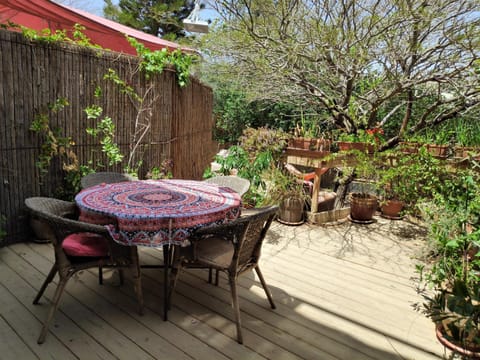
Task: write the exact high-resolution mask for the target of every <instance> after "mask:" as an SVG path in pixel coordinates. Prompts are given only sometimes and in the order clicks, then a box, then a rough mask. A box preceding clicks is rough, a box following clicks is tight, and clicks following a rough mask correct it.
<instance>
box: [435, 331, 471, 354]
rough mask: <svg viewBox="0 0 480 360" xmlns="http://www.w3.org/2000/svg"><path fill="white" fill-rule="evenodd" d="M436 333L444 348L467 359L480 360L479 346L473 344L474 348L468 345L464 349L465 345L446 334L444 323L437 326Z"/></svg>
mask: <svg viewBox="0 0 480 360" xmlns="http://www.w3.org/2000/svg"><path fill="white" fill-rule="evenodd" d="M435 332H436V335H437V339H438V341H440V343H441V344H442V345H443V346H445V347H446V348H448V349H450V350H451V351H453V352H454V353H457V354H459V355H461V356H462V357H464V358H467V359H480V346H479V345H475V344H473V345H472V346H468V345H467V347H464V346H463V345H461V344H459V343H457V342H456V341H454V340H452V339H451V338H450V337H449V336H448V335H447V334H446V331H445V328H444V326H443V324H442V323H438V324H437V326H436V331H435ZM476 336H478V333H477V334H476Z"/></svg>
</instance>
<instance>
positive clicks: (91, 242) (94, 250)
mask: <svg viewBox="0 0 480 360" xmlns="http://www.w3.org/2000/svg"><path fill="white" fill-rule="evenodd" d="M62 246H63V250H64V251H65V253H66V254H67V255H69V256H91V257H103V256H107V255H108V243H107V239H105V238H104V237H103V236H101V235H98V234H94V233H88V232H85V233H77V234H71V235H69V236H67V237H66V238H65V240H63V245H62Z"/></svg>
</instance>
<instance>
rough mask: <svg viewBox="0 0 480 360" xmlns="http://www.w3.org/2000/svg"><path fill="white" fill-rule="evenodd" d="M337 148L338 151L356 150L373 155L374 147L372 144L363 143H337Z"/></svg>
mask: <svg viewBox="0 0 480 360" xmlns="http://www.w3.org/2000/svg"><path fill="white" fill-rule="evenodd" d="M337 146H338V149H339V150H340V151H349V150H358V151H361V152H367V153H369V154H373V153H374V152H375V147H374V146H373V144H368V143H364V142H350V141H337Z"/></svg>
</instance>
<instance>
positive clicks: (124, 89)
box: [95, 68, 143, 102]
mask: <svg viewBox="0 0 480 360" xmlns="http://www.w3.org/2000/svg"><path fill="white" fill-rule="evenodd" d="M103 78H104V79H105V80H109V81H112V82H113V83H114V84H115V85H117V86H118V87H119V88H120V92H121V93H122V94H126V95H128V96H130V97H131V98H132V99H134V100H136V101H138V102H143V99H142V98H141V97H140V96H139V95H138V94H137V92H136V91H135V89H134V88H133V87H132V86H130V85H128V84H127V82H126V81H125V80H122V79H120V76H118V74H117V72H116V71H115V70H113V69H111V68H109V69H108V72H107V73H106V74H105V75H103ZM95 94H96V95H95V97H100V96H101V88H100V87H97V89H96V90H95Z"/></svg>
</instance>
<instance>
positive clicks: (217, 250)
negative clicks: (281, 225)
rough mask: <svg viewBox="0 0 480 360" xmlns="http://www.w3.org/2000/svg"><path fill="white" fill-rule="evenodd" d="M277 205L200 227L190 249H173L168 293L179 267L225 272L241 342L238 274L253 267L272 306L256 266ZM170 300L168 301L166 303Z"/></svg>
mask: <svg viewBox="0 0 480 360" xmlns="http://www.w3.org/2000/svg"><path fill="white" fill-rule="evenodd" d="M277 211H278V206H269V207H265V208H259V209H256V210H255V211H251V212H250V214H249V215H248V216H244V217H241V218H239V219H237V220H235V221H233V222H231V223H228V224H224V225H219V226H213V227H207V228H201V229H199V230H198V231H197V232H196V233H195V235H194V237H193V238H192V242H193V249H192V250H193V251H191V252H190V253H189V252H184V253H182V251H177V252H176V253H175V255H174V256H175V257H174V265H173V268H172V272H171V279H170V291H169V294H170V296H171V295H172V294H173V292H174V290H175V285H176V282H177V279H178V275H179V273H180V271H181V270H182V268H183V267H194V268H195V267H206V268H213V269H216V270H218V271H224V272H226V273H227V274H228V279H229V283H230V290H231V294H232V303H233V308H234V312H235V320H236V325H237V341H238V342H239V343H240V344H241V343H243V338H242V331H241V322H240V307H239V303H238V296H237V278H238V276H239V275H241V274H243V273H245V272H246V271H249V270H251V269H255V271H256V273H257V275H258V278H259V279H260V282H261V284H262V286H263V289H264V290H265V294H266V295H267V298H268V301H269V302H270V306H271V307H272V309H275V304H274V303H273V299H272V295H271V294H270V291H269V290H268V287H267V284H266V282H265V280H264V278H263V275H262V273H261V271H260V268H259V266H258V261H259V259H260V252H261V247H262V242H263V239H264V238H265V235H266V234H267V231H268V229H269V227H270V224H271V223H272V221H273V219H274V217H275V215H276V213H277ZM169 303H170V302H169Z"/></svg>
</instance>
